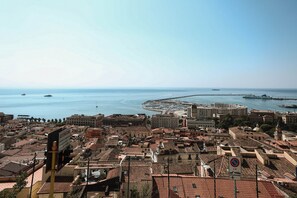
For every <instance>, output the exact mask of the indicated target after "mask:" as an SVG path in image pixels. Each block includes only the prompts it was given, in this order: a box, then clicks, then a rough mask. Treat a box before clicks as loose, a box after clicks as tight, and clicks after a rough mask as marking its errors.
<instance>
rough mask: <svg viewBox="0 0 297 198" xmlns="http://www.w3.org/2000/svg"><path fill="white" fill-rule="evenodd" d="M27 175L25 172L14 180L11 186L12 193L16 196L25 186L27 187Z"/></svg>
mask: <svg viewBox="0 0 297 198" xmlns="http://www.w3.org/2000/svg"><path fill="white" fill-rule="evenodd" d="M27 176H28V175H27V173H26V172H21V174H20V175H18V176H17V178H16V184H15V185H14V186H13V191H14V192H15V193H16V194H18V193H19V192H20V191H21V190H22V189H23V188H24V187H25V186H26V185H27V183H28V182H27V181H26V178H27Z"/></svg>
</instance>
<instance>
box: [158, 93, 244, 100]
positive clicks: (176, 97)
mask: <svg viewBox="0 0 297 198" xmlns="http://www.w3.org/2000/svg"><path fill="white" fill-rule="evenodd" d="M246 95H247V94H192V95H185V96H175V97H170V98H162V99H156V100H153V101H162V100H174V99H180V98H191V97H195V96H246Z"/></svg>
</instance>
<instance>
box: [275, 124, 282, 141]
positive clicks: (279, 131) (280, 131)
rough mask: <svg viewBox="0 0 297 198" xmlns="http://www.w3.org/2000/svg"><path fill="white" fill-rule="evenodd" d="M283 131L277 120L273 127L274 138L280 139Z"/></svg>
mask: <svg viewBox="0 0 297 198" xmlns="http://www.w3.org/2000/svg"><path fill="white" fill-rule="evenodd" d="M282 136H283V132H282V129H281V128H280V126H279V122H278V123H277V125H276V127H275V132H274V139H275V140H282Z"/></svg>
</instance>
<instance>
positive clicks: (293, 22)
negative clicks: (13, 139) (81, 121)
mask: <svg viewBox="0 0 297 198" xmlns="http://www.w3.org/2000/svg"><path fill="white" fill-rule="evenodd" d="M296 10H297V1H296V0H240V1H239V0H224V1H222V0H217V1H214V0H204V1H202V0H192V1H190V0H185V1H181V0H125V1H123V0H117V1H116V0H104V1H103V0H102V1H100V0H93V1H90V0H89V1H85V0H81V1H74V0H69V1H66V0H64V1H61V0H55V1H54V0H51V1H38V0H34V1H30V0H25V1H24V0H19V1H14V0H6V1H4V0H3V1H1V6H0V28H1V31H0V74H1V78H0V87H2V88H9V87H16V88H82V87H87V88H104V87H235V88H237V87H238V88H240V87H243V88H257V87H261V88H273V87H275V88H297V11H296Z"/></svg>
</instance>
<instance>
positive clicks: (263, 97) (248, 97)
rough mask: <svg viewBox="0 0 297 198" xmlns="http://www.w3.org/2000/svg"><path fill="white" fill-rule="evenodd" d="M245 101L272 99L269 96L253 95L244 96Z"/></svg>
mask: <svg viewBox="0 0 297 198" xmlns="http://www.w3.org/2000/svg"><path fill="white" fill-rule="evenodd" d="M243 98H245V99H262V100H272V99H273V98H272V97H271V96H267V95H266V94H263V95H262V96H256V95H253V94H249V95H245V96H243Z"/></svg>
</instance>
